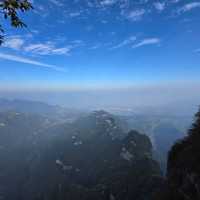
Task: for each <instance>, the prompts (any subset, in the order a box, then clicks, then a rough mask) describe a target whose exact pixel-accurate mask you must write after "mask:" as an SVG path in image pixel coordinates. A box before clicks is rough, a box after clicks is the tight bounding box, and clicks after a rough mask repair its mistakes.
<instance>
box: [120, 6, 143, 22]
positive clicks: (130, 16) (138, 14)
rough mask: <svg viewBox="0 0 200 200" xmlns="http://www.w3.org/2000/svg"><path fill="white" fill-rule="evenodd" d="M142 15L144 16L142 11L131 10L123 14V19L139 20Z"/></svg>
mask: <svg viewBox="0 0 200 200" xmlns="http://www.w3.org/2000/svg"><path fill="white" fill-rule="evenodd" d="M144 14H145V10H144V9H138V10H132V11H131V12H129V13H124V15H125V17H126V18H127V19H129V20H131V21H138V20H141V19H142V17H143V15H144Z"/></svg>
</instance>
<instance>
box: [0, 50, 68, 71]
mask: <svg viewBox="0 0 200 200" xmlns="http://www.w3.org/2000/svg"><path fill="white" fill-rule="evenodd" d="M0 59H3V60H9V61H15V62H19V63H25V64H30V65H34V66H38V67H45V68H48V69H51V70H55V71H59V72H67V71H66V70H65V69H64V68H61V67H57V66H55V65H49V64H46V63H43V62H39V61H35V60H32V59H29V58H24V57H21V56H15V55H12V54H6V53H0Z"/></svg>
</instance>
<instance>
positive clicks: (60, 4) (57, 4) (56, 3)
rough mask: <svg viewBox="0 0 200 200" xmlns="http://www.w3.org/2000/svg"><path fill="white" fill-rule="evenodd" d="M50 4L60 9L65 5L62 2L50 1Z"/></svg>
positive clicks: (58, 0) (57, 0)
mask: <svg viewBox="0 0 200 200" xmlns="http://www.w3.org/2000/svg"><path fill="white" fill-rule="evenodd" d="M50 2H51V3H53V4H54V5H56V6H59V7H61V6H63V5H64V4H63V2H61V1H60V0H50Z"/></svg>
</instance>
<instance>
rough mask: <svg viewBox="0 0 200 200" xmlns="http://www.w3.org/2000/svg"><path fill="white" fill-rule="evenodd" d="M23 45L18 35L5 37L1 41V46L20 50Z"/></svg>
mask: <svg viewBox="0 0 200 200" xmlns="http://www.w3.org/2000/svg"><path fill="white" fill-rule="evenodd" d="M23 45H24V40H23V39H22V38H21V37H19V36H12V37H7V38H6V40H5V42H4V43H3V47H7V48H11V49H15V50H20V49H21V48H22V46H23Z"/></svg>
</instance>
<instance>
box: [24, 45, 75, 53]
mask: <svg viewBox="0 0 200 200" xmlns="http://www.w3.org/2000/svg"><path fill="white" fill-rule="evenodd" d="M71 48H72V47H71V46H66V47H62V48H56V47H55V45H54V44H52V43H51V42H48V43H44V44H43V43H37V44H30V45H28V46H26V47H24V51H26V52H31V53H33V54H39V55H69V53H70V51H71Z"/></svg>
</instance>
